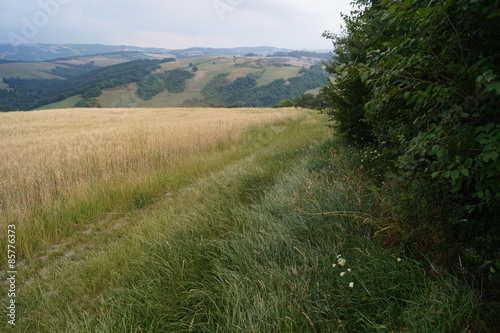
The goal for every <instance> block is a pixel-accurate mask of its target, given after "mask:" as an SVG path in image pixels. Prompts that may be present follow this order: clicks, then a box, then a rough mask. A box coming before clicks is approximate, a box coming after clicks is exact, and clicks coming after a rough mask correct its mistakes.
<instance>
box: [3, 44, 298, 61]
mask: <svg viewBox="0 0 500 333" xmlns="http://www.w3.org/2000/svg"><path fill="white" fill-rule="evenodd" d="M288 51H292V50H287V49H280V48H275V47H269V46H260V47H236V48H206V47H193V48H189V49H182V50H173V49H163V48H148V47H136V46H126V45H118V46H117V45H100V44H62V45H58V44H30V45H19V46H17V47H13V46H12V45H10V44H0V61H2V60H17V61H27V62H33V61H48V60H56V59H60V58H72V57H81V56H90V55H96V54H107V53H116V52H141V53H155V54H174V55H175V56H176V57H178V58H190V57H191V58H192V57H207V56H233V55H236V56H243V55H245V54H247V53H255V54H259V55H263V56H266V55H270V54H273V53H276V52H288ZM0 63H1V62H0Z"/></svg>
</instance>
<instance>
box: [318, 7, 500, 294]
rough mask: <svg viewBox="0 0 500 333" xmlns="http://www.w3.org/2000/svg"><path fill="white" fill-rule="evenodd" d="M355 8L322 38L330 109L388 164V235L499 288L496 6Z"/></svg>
mask: <svg viewBox="0 0 500 333" xmlns="http://www.w3.org/2000/svg"><path fill="white" fill-rule="evenodd" d="M354 3H355V4H357V5H358V6H359V7H358V8H362V9H360V10H358V11H356V12H354V13H352V15H351V16H349V17H347V16H346V17H344V19H345V23H346V25H345V27H346V28H345V34H342V35H338V36H335V35H331V34H329V33H326V34H325V36H326V37H328V38H331V39H333V41H334V45H335V50H334V51H335V52H334V54H335V56H334V58H333V61H332V62H331V64H330V65H329V67H328V71H329V72H330V73H331V74H332V75H334V77H335V80H333V83H331V84H330V85H329V86H328V87H327V88H325V89H323V96H324V99H325V100H326V101H328V103H329V105H330V108H329V109H328V110H327V113H328V114H329V115H330V116H331V118H332V120H333V125H334V126H335V127H337V129H338V131H340V132H341V133H343V134H344V135H345V136H346V138H347V139H348V140H350V141H351V142H353V143H356V144H359V145H361V146H363V147H367V151H376V156H377V157H378V160H380V159H381V158H382V157H383V158H384V159H385V161H387V165H389V166H395V168H393V167H391V169H390V170H391V173H390V177H384V178H383V179H384V185H383V186H382V188H381V189H380V192H384V193H386V199H385V203H384V202H383V203H381V207H380V208H383V207H384V205H385V209H386V213H387V210H388V209H390V210H391V211H390V214H391V215H392V220H391V222H390V223H387V225H386V227H387V228H386V230H390V231H391V236H390V237H392V239H393V240H394V239H400V240H402V241H403V243H404V244H409V245H410V246H411V247H413V248H416V249H417V250H418V251H419V252H424V254H425V255H428V256H430V258H431V259H429V260H435V262H437V263H438V264H440V265H448V267H451V268H452V269H453V268H456V269H458V270H462V271H463V270H465V271H466V272H467V273H470V274H471V275H469V276H471V277H472V279H473V280H474V281H475V282H478V283H483V284H482V285H481V287H482V288H487V286H488V281H489V282H490V283H491V282H493V281H496V282H499V281H500V273H499V270H500V255H499V253H500V251H499V244H500V113H499V110H500V52H499V49H500V29H498V27H499V26H500V11H499V10H498V9H499V8H500V1H499V0H475V1H471V0H456V1H446V0H436V1H431V2H429V1H427V0H425V1H424V0H412V1H410V0H404V1H392V0H382V1H381V0H355V1H354ZM380 155H382V157H380ZM465 274H466V273H464V275H463V276H466V275H465ZM478 276H479V277H480V278H477V277H478ZM490 287H491V285H490ZM490 290H491V289H490Z"/></svg>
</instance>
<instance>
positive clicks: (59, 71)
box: [48, 61, 100, 79]
mask: <svg viewBox="0 0 500 333" xmlns="http://www.w3.org/2000/svg"><path fill="white" fill-rule="evenodd" d="M65 66H66V67H62V66H56V67H55V68H52V69H51V70H50V71H48V73H49V74H52V75H56V76H60V77H63V78H65V79H69V78H72V77H76V76H79V75H82V74H85V73H88V72H91V71H94V70H96V69H98V68H100V67H99V66H96V65H95V61H90V62H89V63H87V64H83V65H71V64H66V65H65Z"/></svg>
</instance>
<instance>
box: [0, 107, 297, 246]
mask: <svg viewBox="0 0 500 333" xmlns="http://www.w3.org/2000/svg"><path fill="white" fill-rule="evenodd" d="M300 114H303V111H301V110H295V109H280V110H276V109H190V108H182V109H142V108H137V109H62V110H44V111H36V112H13V113H3V114H0V161H1V164H0V219H2V221H1V226H2V230H3V229H4V228H5V227H6V225H8V224H17V225H20V226H21V225H26V229H30V228H32V227H33V225H34V224H36V223H37V220H39V219H40V218H41V216H42V217H43V216H45V217H44V218H45V219H46V220H51V219H54V218H53V217H51V216H52V215H53V214H54V212H57V211H58V210H61V209H62V207H63V206H64V207H67V206H68V205H69V203H71V202H79V201H82V200H84V199H85V198H88V197H90V196H91V195H92V194H93V193H94V192H96V191H98V190H99V189H100V188H101V187H102V186H106V184H109V187H112V186H115V185H116V186H118V184H122V185H123V187H126V186H127V185H126V184H127V181H128V180H130V179H138V178H141V177H147V176H148V175H151V174H154V173H155V172H157V171H158V170H161V169H164V168H165V167H168V166H173V165H177V166H179V167H181V168H182V163H183V161H186V160H189V159H190V158H191V157H194V156H196V158H199V157H200V156H203V154H207V155H210V154H212V153H213V151H214V149H217V147H219V146H220V145H222V144H223V145H230V144H231V142H233V141H235V140H238V139H239V138H240V137H241V136H242V134H243V133H245V132H246V131H248V130H249V129H250V128H252V127H255V126H260V125H263V124H269V123H273V122H280V121H283V120H284V119H289V118H295V117H298V116H299V115H300ZM123 191H124V189H123V188H117V189H116V192H123ZM108 196H109V195H108ZM46 223H49V224H50V223H51V221H49V222H47V221H45V225H44V226H43V228H42V227H40V228H41V229H43V230H38V231H37V232H38V233H39V232H41V231H44V232H46V233H52V234H55V235H57V234H58V232H57V230H56V229H57V228H56V229H54V230H50V227H48V226H47V225H46ZM40 228H39V229H40ZM48 230H50V232H49V231H48ZM33 232H35V229H33ZM25 234H26V233H25ZM32 237H35V238H36V237H37V235H36V234H34V235H33V236H32ZM50 237H56V236H54V235H52V236H50ZM55 240H56V239H54V241H55ZM30 243H33V242H32V241H30ZM49 243H50V242H49Z"/></svg>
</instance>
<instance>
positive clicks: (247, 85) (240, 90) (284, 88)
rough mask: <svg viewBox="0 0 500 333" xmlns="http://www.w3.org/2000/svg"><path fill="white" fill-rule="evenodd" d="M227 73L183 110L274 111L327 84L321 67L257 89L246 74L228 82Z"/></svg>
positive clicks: (187, 101) (255, 79)
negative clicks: (237, 108) (240, 108)
mask: <svg viewBox="0 0 500 333" xmlns="http://www.w3.org/2000/svg"><path fill="white" fill-rule="evenodd" d="M228 75H229V74H228V73H224V74H219V75H217V76H215V77H214V78H213V79H212V80H211V81H210V82H209V83H208V84H207V85H206V86H205V88H203V89H202V91H201V93H202V94H203V96H204V99H202V100H200V99H189V100H186V101H185V102H184V105H186V106H231V105H241V106H245V107H273V106H275V105H276V104H277V103H279V102H280V101H281V100H285V99H290V100H295V99H296V98H298V97H300V96H301V95H302V94H303V93H304V92H306V91H307V90H310V89H315V88H318V87H321V86H323V85H325V84H326V82H327V74H326V72H325V71H324V70H323V68H322V66H321V65H315V66H311V67H310V68H308V69H304V70H303V72H302V74H301V75H299V76H296V77H292V78H290V79H288V80H283V79H278V80H274V81H272V82H270V83H268V84H266V85H263V86H258V85H257V79H258V77H257V76H256V75H255V74H249V75H247V76H245V77H241V78H237V79H236V80H234V81H231V80H229V79H227V76H228Z"/></svg>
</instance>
